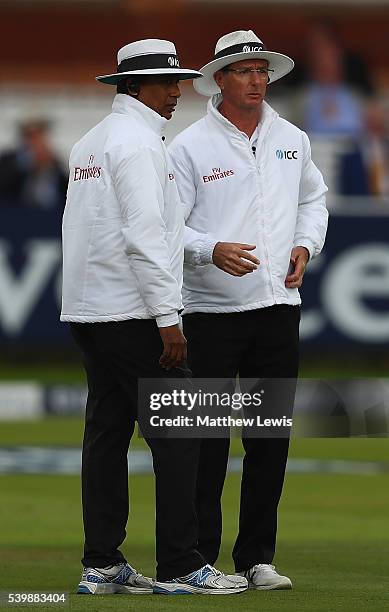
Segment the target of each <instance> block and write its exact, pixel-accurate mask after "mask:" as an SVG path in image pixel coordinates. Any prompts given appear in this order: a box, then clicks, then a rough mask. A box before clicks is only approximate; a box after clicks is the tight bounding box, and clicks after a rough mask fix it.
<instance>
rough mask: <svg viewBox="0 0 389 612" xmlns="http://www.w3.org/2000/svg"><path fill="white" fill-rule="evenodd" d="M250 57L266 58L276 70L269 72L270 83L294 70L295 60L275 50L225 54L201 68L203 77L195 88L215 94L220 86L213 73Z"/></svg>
mask: <svg viewBox="0 0 389 612" xmlns="http://www.w3.org/2000/svg"><path fill="white" fill-rule="evenodd" d="M249 59H264V60H267V61H268V62H269V68H271V69H272V70H274V72H270V73H269V79H270V80H269V83H274V81H278V79H281V77H283V76H285V75H286V74H288V72H290V71H291V70H293V67H294V61H293V60H292V59H291V58H290V57H288V56H287V55H283V54H282V53H276V52H275V51H253V52H252V53H245V52H241V53H234V54H233V55H225V56H224V57H220V58H219V59H216V60H213V61H212V62H209V63H208V64H205V66H203V67H202V68H200V72H201V73H202V74H203V78H202V79H200V80H199V81H196V82H195V83H193V87H194V88H195V90H196V91H197V92H198V93H199V94H201V95H203V96H213V95H214V94H217V93H220V88H219V86H218V85H217V83H216V81H215V79H214V78H213V75H214V74H215V72H217V71H218V70H221V69H222V68H225V67H226V66H228V65H229V64H233V63H234V62H240V61H242V60H249Z"/></svg>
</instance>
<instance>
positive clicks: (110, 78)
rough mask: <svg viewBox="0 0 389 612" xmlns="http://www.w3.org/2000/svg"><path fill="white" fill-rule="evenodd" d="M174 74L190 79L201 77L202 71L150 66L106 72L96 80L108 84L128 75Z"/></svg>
mask: <svg viewBox="0 0 389 612" xmlns="http://www.w3.org/2000/svg"><path fill="white" fill-rule="evenodd" d="M158 74H161V75H166V76H169V75H174V76H177V77H178V78H179V80H180V81H186V80H188V79H199V78H200V77H202V76H203V75H202V73H201V72H198V71H197V70H186V69H185V68H148V69H146V70H131V71H130V72H115V73H114V74H104V75H103V76H97V77H96V81H100V83H106V84H107V85H117V84H118V83H119V81H122V80H123V79H125V78H126V77H131V76H141V75H149V76H153V75H154V76H155V75H158Z"/></svg>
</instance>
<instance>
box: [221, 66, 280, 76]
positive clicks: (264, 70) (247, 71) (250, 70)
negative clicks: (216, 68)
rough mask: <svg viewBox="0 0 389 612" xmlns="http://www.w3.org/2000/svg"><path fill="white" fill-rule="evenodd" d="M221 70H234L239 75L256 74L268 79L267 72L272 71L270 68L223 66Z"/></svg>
mask: <svg viewBox="0 0 389 612" xmlns="http://www.w3.org/2000/svg"><path fill="white" fill-rule="evenodd" d="M223 72H235V73H236V74H237V75H238V76H240V77H243V78H245V77H247V78H248V77H249V76H251V75H252V74H257V75H258V76H259V77H260V78H261V79H268V78H269V72H274V70H272V69H271V68H239V69H238V68H223Z"/></svg>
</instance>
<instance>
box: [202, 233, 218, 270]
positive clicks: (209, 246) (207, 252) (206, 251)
mask: <svg viewBox="0 0 389 612" xmlns="http://www.w3.org/2000/svg"><path fill="white" fill-rule="evenodd" d="M217 243H218V240H215V238H206V239H205V240H204V242H203V243H202V245H201V247H200V252H199V263H200V265H201V266H206V265H207V264H211V263H213V260H212V255H213V250H214V248H215V245H216V244H217Z"/></svg>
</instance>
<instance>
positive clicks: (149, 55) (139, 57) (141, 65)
mask: <svg viewBox="0 0 389 612" xmlns="http://www.w3.org/2000/svg"><path fill="white" fill-rule="evenodd" d="M117 59H118V62H117V63H118V67H117V72H114V73H113V74H104V75H103V76H97V77H96V80H97V81H100V82H101V83H107V84H108V85H116V84H117V83H118V82H119V81H121V80H122V79H125V78H126V77H131V76H135V75H144V74H148V75H156V74H165V75H169V74H171V75H174V76H177V77H178V78H179V79H180V80H185V79H198V78H199V77H201V76H203V75H202V74H201V72H198V70H190V69H187V68H181V67H180V62H179V59H178V56H177V51H176V48H175V46H174V44H173V43H172V42H170V41H169V40H160V39H158V38H149V39H147V40H137V41H135V42H132V43H130V44H129V45H125V47H122V48H121V49H119V51H118V57H117Z"/></svg>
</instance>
